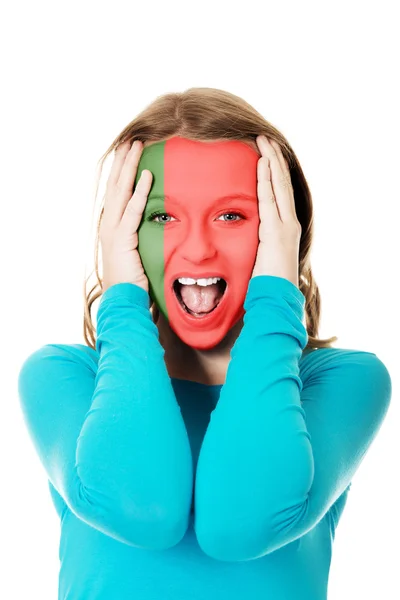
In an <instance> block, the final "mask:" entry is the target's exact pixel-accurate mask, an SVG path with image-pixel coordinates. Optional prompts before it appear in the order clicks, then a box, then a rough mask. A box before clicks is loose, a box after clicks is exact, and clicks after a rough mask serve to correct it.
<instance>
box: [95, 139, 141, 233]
mask: <svg viewBox="0 0 400 600" xmlns="http://www.w3.org/2000/svg"><path fill="white" fill-rule="evenodd" d="M129 146H130V142H127V143H124V144H121V146H120V147H119V148H117V151H116V154H115V159H114V160H115V168H114V164H113V168H114V170H113V169H112V171H113V174H112V178H111V179H110V177H111V173H110V177H109V180H108V182H107V188H106V199H105V202H104V219H106V220H107V222H108V223H109V224H110V225H112V226H118V225H119V223H120V221H121V219H122V216H123V214H124V211H125V209H126V205H127V202H128V201H129V199H130V198H131V196H132V190H133V182H134V179H135V177H136V171H137V165H138V163H139V160H140V156H141V153H142V144H141V142H138V143H137V144H135V143H134V144H132V146H131V147H129Z"/></svg>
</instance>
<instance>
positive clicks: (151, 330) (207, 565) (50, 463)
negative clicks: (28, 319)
mask: <svg viewBox="0 0 400 600" xmlns="http://www.w3.org/2000/svg"><path fill="white" fill-rule="evenodd" d="M149 306H150V298H149V295H148V294H147V292H145V291H144V290H143V289H142V288H140V287H138V286H135V285H133V284H130V283H119V284H116V285H113V286H112V287H110V288H108V289H107V290H106V292H105V293H104V294H103V296H102V297H101V300H100V304H99V307H98V312H97V336H98V337H97V342H96V351H95V350H93V349H91V348H90V347H88V346H84V345H82V344H71V345H67V344H47V345H45V346H43V347H41V348H39V349H38V350H36V351H35V352H33V353H32V354H31V355H30V356H28V358H27V359H26V360H25V362H24V363H23V365H22V367H21V370H20V373H19V378H18V390H19V398H20V402H21V407H22V411H23V415H24V420H25V423H26V426H27V429H28V431H29V435H30V436H31V439H32V441H33V444H34V447H35V449H36V451H37V454H38V456H39V459H40V461H41V463H42V465H43V467H44V469H45V472H46V476H47V479H48V485H49V489H50V493H51V496H52V500H53V503H54V506H55V509H56V511H57V513H58V515H59V518H60V529H61V539H60V547H59V558H60V572H59V590H58V598H59V600H64V599H65V600H67V599H68V600H92V599H93V600H127V599H128V598H129V599H130V598H132V599H133V598H135V599H138V600H139V599H140V600H169V599H171V600H172V599H173V600H178V599H182V600H183V599H184V600H204V599H205V598H207V600H228V599H229V600H249V599H251V600H266V599H273V600H324V599H325V598H326V597H327V587H328V575H329V567H330V562H331V552H332V542H333V540H334V536H335V530H336V527H337V525H338V522H339V519H340V516H341V514H342V511H343V508H344V506H345V504H346V500H347V495H348V491H349V488H350V485H351V480H352V478H353V476H354V474H355V472H356V471H357V469H358V467H359V465H360V463H361V462H362V460H363V458H364V456H365V454H366V452H367V450H368V448H369V447H370V445H371V443H372V442H373V440H374V438H375V436H376V434H377V433H378V431H379V429H380V427H381V424H382V421H383V419H384V417H385V415H386V412H387V410H388V407H389V403H390V398H391V391H392V386H391V378H390V375H389V373H388V370H387V368H386V367H385V365H384V364H383V363H382V361H381V360H380V359H379V358H378V357H377V356H376V354H374V353H372V352H365V351H359V350H348V349H337V348H323V349H318V350H311V351H304V349H305V346H306V344H307V341H308V336H307V331H306V329H305V326H304V323H303V322H304V317H305V314H304V306H305V298H304V296H303V294H302V293H301V292H300V290H299V289H298V288H297V287H296V286H295V285H293V284H292V283H291V282H290V281H288V280H287V279H283V278H281V277H274V276H267V275H262V276H258V277H254V278H252V279H251V280H250V282H249V286H248V291H247V295H246V300H245V304H244V308H245V311H246V313H245V316H244V326H243V329H242V331H241V333H240V335H239V337H238V338H237V340H236V342H235V344H234V346H233V348H232V350H231V361H230V363H229V367H228V371H227V377H226V382H225V384H224V385H214V386H208V385H204V384H200V383H195V382H191V381H186V380H179V379H174V378H172V379H171V378H170V377H169V375H168V372H167V369H166V366H165V362H164V349H163V347H162V346H161V344H160V342H159V333H158V329H157V327H156V325H155V324H154V323H153V321H152V318H151V313H150V311H149ZM34 595H35V594H34Z"/></svg>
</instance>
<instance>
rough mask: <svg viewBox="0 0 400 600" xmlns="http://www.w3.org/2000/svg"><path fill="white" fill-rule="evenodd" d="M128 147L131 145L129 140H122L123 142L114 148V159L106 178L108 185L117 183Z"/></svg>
mask: <svg viewBox="0 0 400 600" xmlns="http://www.w3.org/2000/svg"><path fill="white" fill-rule="evenodd" d="M130 147H131V145H130V142H129V141H127V142H124V143H123V144H120V145H119V146H118V148H117V149H116V150H115V154H114V161H113V164H112V166H111V170H110V174H109V176H108V180H107V186H108V187H111V186H115V185H116V184H117V183H118V179H119V176H120V173H121V169H122V167H123V164H124V162H125V158H126V155H127V154H128V152H129V150H130Z"/></svg>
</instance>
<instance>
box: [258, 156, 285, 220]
mask: <svg viewBox="0 0 400 600" xmlns="http://www.w3.org/2000/svg"><path fill="white" fill-rule="evenodd" d="M268 163H269V159H268V157H266V156H262V157H261V158H259V159H258V162H257V196H258V211H259V213H260V219H261V221H262V224H263V228H264V230H265V231H267V229H270V230H271V231H274V230H275V228H276V226H277V225H280V224H281V222H282V221H281V217H280V214H279V207H278V206H277V204H276V200H275V195H274V191H273V189H272V184H271V172H270V168H269V166H268Z"/></svg>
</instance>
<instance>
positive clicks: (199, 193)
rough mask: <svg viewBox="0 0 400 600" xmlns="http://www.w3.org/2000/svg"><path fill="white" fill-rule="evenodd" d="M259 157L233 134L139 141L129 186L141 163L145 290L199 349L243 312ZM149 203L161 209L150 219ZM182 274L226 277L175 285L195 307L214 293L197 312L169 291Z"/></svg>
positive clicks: (254, 243) (254, 237)
mask: <svg viewBox="0 0 400 600" xmlns="http://www.w3.org/2000/svg"><path fill="white" fill-rule="evenodd" d="M258 159H259V155H258V153H257V152H256V151H255V150H253V149H252V148H250V147H249V146H248V145H247V144H244V143H242V142H240V141H224V142H198V141H192V140H188V139H186V138H181V137H174V138H171V139H169V140H166V141H163V142H158V143H154V144H151V145H150V146H146V147H145V148H144V149H143V152H142V155H141V159H140V162H139V166H138V171H137V175H136V179H135V186H136V184H137V182H138V180H139V177H140V175H141V173H142V171H143V169H149V170H150V171H151V172H152V174H153V183H152V187H151V190H150V193H149V196H148V200H147V204H146V207H145V211H144V213H143V218H142V221H141V224H140V226H139V228H138V252H139V255H140V258H141V261H142V264H143V268H144V271H145V273H146V276H147V278H148V280H149V294H150V297H151V299H152V300H154V301H155V303H156V305H157V307H158V308H159V310H160V312H161V313H162V314H163V315H164V317H165V319H166V320H167V321H168V322H169V325H170V327H171V329H172V330H173V331H174V332H175V333H176V335H177V336H178V337H179V338H180V339H181V340H182V341H183V342H184V343H185V344H187V345H188V346H191V347H192V348H195V349H198V350H209V349H211V348H214V347H215V346H217V345H218V344H219V343H220V342H221V341H222V340H223V338H224V337H225V336H226V334H227V333H228V331H229V330H230V329H231V328H232V327H233V326H234V325H235V324H236V323H237V322H238V321H239V319H241V318H242V317H243V316H244V312H245V311H244V308H243V303H244V300H245V298H246V293H247V288H248V284H249V281H250V278H251V274H252V271H253V267H254V264H255V260H256V255H257V249H258V244H259V239H258V228H259V224H260V219H259V214H258V199H257V161H258ZM155 211H157V212H159V213H160V215H161V216H160V215H158V216H156V217H153V218H152V220H150V218H151V215H152V213H154V212H155ZM181 277H186V278H188V277H190V278H192V279H199V278H209V277H220V278H222V279H223V280H225V282H226V287H225V285H222V283H223V282H219V283H218V284H216V285H213V286H210V288H208V289H207V288H205V287H200V286H182V285H180V284H178V286H177V287H178V288H181V289H182V288H183V287H185V289H184V290H183V292H182V295H183V296H184V297H185V298H186V300H187V303H188V305H191V307H192V309H194V310H195V311H196V312H201V311H204V310H206V308H212V307H213V306H214V304H215V303H216V302H218V301H219V303H218V305H217V306H216V308H214V310H212V312H210V313H209V314H207V315H205V316H201V317H196V316H192V315H191V314H189V313H188V312H187V311H186V310H185V309H184V308H183V307H182V305H181V303H180V301H179V300H178V297H177V295H176V293H175V291H174V283H175V282H176V280H177V279H178V278H181ZM222 288H225V291H224V293H223V295H222V297H221V298H220V296H221V291H222ZM180 297H181V296H180ZM219 298H220V299H219Z"/></svg>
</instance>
